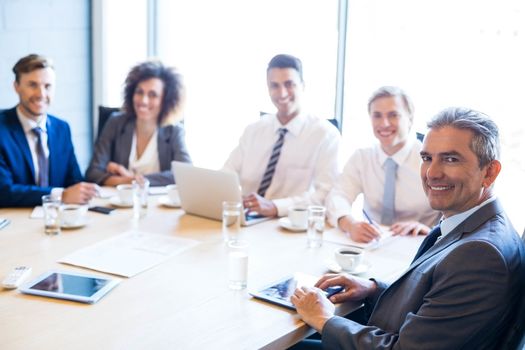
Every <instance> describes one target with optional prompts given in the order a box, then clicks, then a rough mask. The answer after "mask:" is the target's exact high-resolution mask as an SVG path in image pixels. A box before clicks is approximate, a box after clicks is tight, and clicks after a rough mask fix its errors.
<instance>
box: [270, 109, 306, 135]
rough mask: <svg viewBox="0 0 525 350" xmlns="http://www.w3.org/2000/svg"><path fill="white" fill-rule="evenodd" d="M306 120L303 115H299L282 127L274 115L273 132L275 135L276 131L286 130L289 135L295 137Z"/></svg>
mask: <svg viewBox="0 0 525 350" xmlns="http://www.w3.org/2000/svg"><path fill="white" fill-rule="evenodd" d="M306 119H307V118H306V115H304V114H303V113H299V114H298V115H296V116H295V117H294V118H293V119H292V120H290V121H289V122H288V123H287V124H286V125H282V124H281V122H280V121H279V118H277V115H275V118H274V119H273V130H274V132H275V133H276V134H277V130H279V129H283V128H285V129H287V130H288V133H289V134H292V135H294V136H297V135H299V133H300V132H301V130H302V129H303V127H304V125H305V124H306V122H307V120H306Z"/></svg>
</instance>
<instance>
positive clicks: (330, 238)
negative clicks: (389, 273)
mask: <svg viewBox="0 0 525 350" xmlns="http://www.w3.org/2000/svg"><path fill="white" fill-rule="evenodd" d="M380 229H381V233H382V235H381V238H380V239H379V240H373V241H372V242H368V243H359V242H356V241H354V240H352V239H351V238H350V235H349V234H347V233H345V232H343V231H341V230H340V229H338V228H333V229H331V230H326V231H325V232H324V234H323V240H324V241H327V242H332V243H337V244H344V245H349V246H353V247H359V248H363V249H367V250H374V249H377V248H379V247H381V246H383V245H384V244H386V243H388V242H390V241H392V240H393V239H395V238H396V237H397V236H393V235H392V231H390V230H389V229H388V227H386V226H380Z"/></svg>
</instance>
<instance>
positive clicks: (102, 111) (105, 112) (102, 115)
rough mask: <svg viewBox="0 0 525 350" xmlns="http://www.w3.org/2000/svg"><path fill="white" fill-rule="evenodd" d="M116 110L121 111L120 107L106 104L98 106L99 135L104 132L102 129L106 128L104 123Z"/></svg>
mask: <svg viewBox="0 0 525 350" xmlns="http://www.w3.org/2000/svg"><path fill="white" fill-rule="evenodd" d="M115 112H120V108H118V107H106V106H98V127H97V136H99V135H100V133H101V132H102V129H104V125H105V124H106V122H107V121H108V119H109V117H111V115H112V114H113V113H115Z"/></svg>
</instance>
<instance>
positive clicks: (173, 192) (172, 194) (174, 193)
mask: <svg viewBox="0 0 525 350" xmlns="http://www.w3.org/2000/svg"><path fill="white" fill-rule="evenodd" d="M166 190H167V192H168V198H169V200H170V203H171V204H179V203H180V197H179V190H178V189H177V185H168V186H166Z"/></svg>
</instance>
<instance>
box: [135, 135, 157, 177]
mask: <svg viewBox="0 0 525 350" xmlns="http://www.w3.org/2000/svg"><path fill="white" fill-rule="evenodd" d="M128 164H129V166H128V168H129V170H131V171H133V172H134V173H135V174H142V175H147V174H151V173H157V172H159V171H160V162H159V150H158V148H157V130H155V132H154V133H153V135H152V136H151V138H150V140H149V142H148V145H147V146H146V149H145V150H144V152H143V153H142V156H141V157H140V158H138V159H137V134H136V133H133V140H132V141H131V151H130V152H129V163H128Z"/></svg>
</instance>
